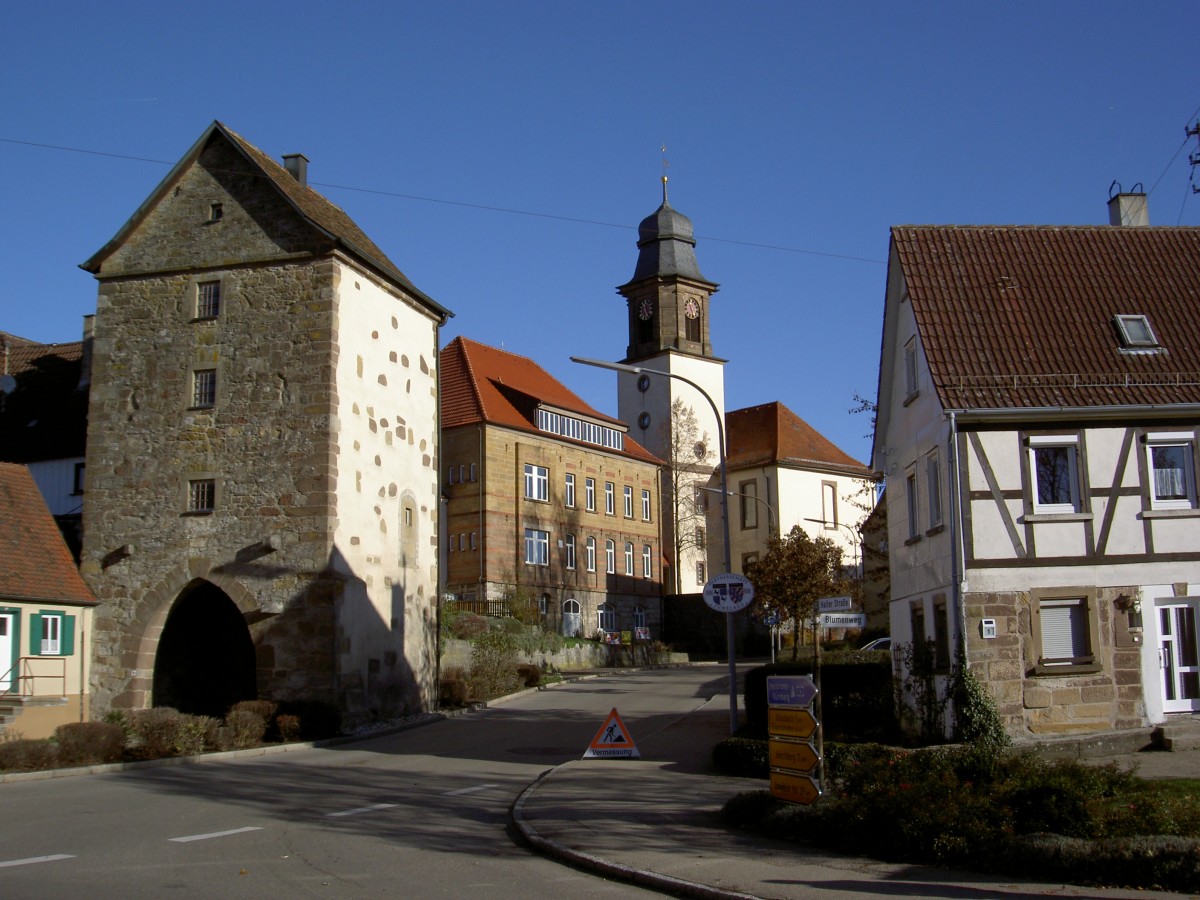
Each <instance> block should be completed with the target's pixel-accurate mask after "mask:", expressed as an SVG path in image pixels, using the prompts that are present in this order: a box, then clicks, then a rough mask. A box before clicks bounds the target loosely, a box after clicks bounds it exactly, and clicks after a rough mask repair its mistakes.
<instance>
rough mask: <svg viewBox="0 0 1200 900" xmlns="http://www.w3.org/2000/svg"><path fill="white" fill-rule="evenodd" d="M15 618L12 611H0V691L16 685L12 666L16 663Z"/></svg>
mask: <svg viewBox="0 0 1200 900" xmlns="http://www.w3.org/2000/svg"><path fill="white" fill-rule="evenodd" d="M15 630H16V618H15V616H13V614H12V613H0V691H7V690H11V689H13V688H15V687H16V686H17V675H18V674H19V673H18V672H16V671H15V670H14V669H13V667H14V666H15V665H16V664H17V645H16V644H15V643H14V641H13V632H14V631H15Z"/></svg>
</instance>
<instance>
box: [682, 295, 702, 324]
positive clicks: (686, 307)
mask: <svg viewBox="0 0 1200 900" xmlns="http://www.w3.org/2000/svg"><path fill="white" fill-rule="evenodd" d="M683 314H684V315H685V316H687V317H688V318H689V319H694V318H696V317H697V316H699V315H700V304H699V303H697V302H696V300H695V298H694V297H689V298H688V302H687V303H685V304H683Z"/></svg>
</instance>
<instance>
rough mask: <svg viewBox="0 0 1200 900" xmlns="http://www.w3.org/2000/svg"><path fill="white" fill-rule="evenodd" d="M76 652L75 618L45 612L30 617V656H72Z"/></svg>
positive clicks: (58, 613)
mask: <svg viewBox="0 0 1200 900" xmlns="http://www.w3.org/2000/svg"><path fill="white" fill-rule="evenodd" d="M74 652H75V617H74V616H68V615H65V614H64V613H60V612H53V611H48V610H43V611H42V612H39V613H34V614H33V615H32V616H30V617H29V655H30V656H71V655H72V654H73V653H74Z"/></svg>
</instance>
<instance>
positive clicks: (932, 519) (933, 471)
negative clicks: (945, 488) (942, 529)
mask: <svg viewBox="0 0 1200 900" xmlns="http://www.w3.org/2000/svg"><path fill="white" fill-rule="evenodd" d="M925 490H926V491H928V492H929V527H930V528H936V527H937V526H938V525H941V524H942V466H941V462H940V460H939V459H938V455H937V451H936V450H935V451H934V452H933V453H930V454H929V455H928V456H927V457H925Z"/></svg>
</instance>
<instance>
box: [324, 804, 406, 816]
mask: <svg viewBox="0 0 1200 900" xmlns="http://www.w3.org/2000/svg"><path fill="white" fill-rule="evenodd" d="M397 805H398V804H396V803H372V804H371V805H370V806H360V807H358V808H356V809H343V810H342V811H341V812H331V813H325V816H326V818H330V819H332V818H337V817H339V816H357V815H358V814H359V813H365V812H374V811H375V810H377V809H391V808H392V807H393V806H397Z"/></svg>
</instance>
